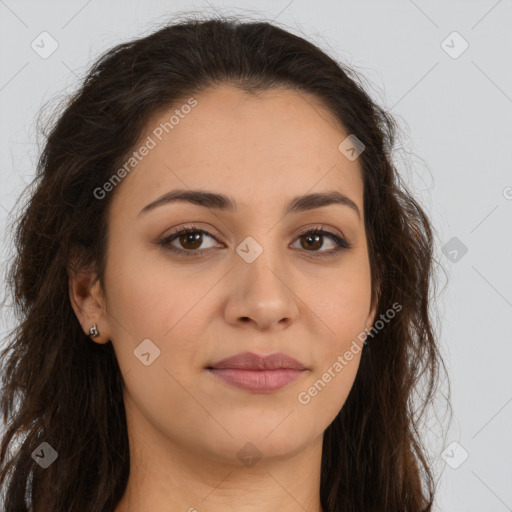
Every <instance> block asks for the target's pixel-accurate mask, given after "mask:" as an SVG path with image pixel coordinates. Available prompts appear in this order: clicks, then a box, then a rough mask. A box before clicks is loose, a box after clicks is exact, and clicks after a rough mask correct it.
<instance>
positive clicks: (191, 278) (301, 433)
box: [70, 85, 375, 512]
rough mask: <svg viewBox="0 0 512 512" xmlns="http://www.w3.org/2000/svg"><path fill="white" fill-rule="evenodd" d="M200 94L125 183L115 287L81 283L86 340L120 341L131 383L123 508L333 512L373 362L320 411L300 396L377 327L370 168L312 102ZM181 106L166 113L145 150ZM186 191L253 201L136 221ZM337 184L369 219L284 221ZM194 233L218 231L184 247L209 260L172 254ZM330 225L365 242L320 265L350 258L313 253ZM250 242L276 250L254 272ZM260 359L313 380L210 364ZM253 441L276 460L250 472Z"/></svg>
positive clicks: (112, 264) (341, 212)
mask: <svg viewBox="0 0 512 512" xmlns="http://www.w3.org/2000/svg"><path fill="white" fill-rule="evenodd" d="M194 97H195V98H196V100H197V101H198V105H197V106H196V107H195V108H193V109H192V110H191V112H190V113H189V114H188V115H187V116H185V117H184V118H183V119H181V120H180V123H179V124H178V125H177V126H175V127H174V129H173V130H172V132H170V133H169V134H167V135H165V136H164V137H163V140H162V141H161V142H159V143H158V145H157V146H156V147H155V148H154V149H152V150H151V151H150V152H149V154H148V155H147V156H145V157H144V158H143V159H142V160H141V161H140V162H139V163H138V165H137V166H136V168H135V170H134V171H132V172H131V173H130V174H129V175H127V176H126V177H125V178H124V179H123V180H122V182H121V183H120V184H119V185H117V188H116V190H115V195H114V197H113V202H112V205H111V212H110V213H111V223H110V226H109V232H108V237H109V238H108V248H107V265H106V274H105V280H104V282H103V283H100V282H96V283H93V281H94V277H95V275H94V274H93V273H84V274H81V275H80V276H72V277H70V299H71V303H72V305H73V308H74V310H75V312H76V315H77V318H78V319H79V321H80V322H81V325H82V327H83V329H84V331H85V332H88V331H89V327H90V326H91V325H92V324H94V323H96V324H97V325H98V329H99V331H100V336H99V337H98V338H92V339H93V340H94V341H95V342H97V343H106V342H108V341H109V340H111V341H112V343H113V346H114V349H115V352H116V355H117V357H118V360H119V365H120V368H121V371H122V373H123V377H124V380H125V390H124V400H125V406H126V415H127V422H128V432H129V437H130V465H131V472H130V477H129V482H128V486H127V490H126V493H125V495H124V496H123V499H122V500H121V502H120V503H119V505H118V506H117V508H116V509H115V510H116V512H142V511H145V510H151V511H152V512H164V511H165V512H168V511H176V510H182V511H190V512H192V511H194V510H203V511H209V512H216V511H225V510H232V509H233V507H236V510H237V511H239V512H255V511H261V510H265V511H267V512H273V511H278V510H279V511H280V512H283V511H284V512H288V511H294V512H295V511H301V512H303V511H304V510H308V511H310V512H318V511H321V510H322V509H321V506H320V494H319V487H320V462H321V454H322V438H323V433H324V430H325V429H326V428H327V427H328V425H329V424H330V423H331V422H332V420H333V419H334V418H335V416H336V415H337V414H338V412H339V411H340V409H341V408H342V407H343V404H344V403H345V400H346V398H347V396H348V393H349V391H350V389H351V387H352V384H353V382H354V379H355V376H356V373H357V370H358V367H359V361H360V356H361V353H360V352H359V353H356V354H355V355H354V356H353V359H352V360H351V361H350V362H349V363H347V364H346V366H345V367H344V368H343V370H342V371H341V372H339V373H337V375H336V377H335V378H332V379H331V380H330V382H329V383H328V384H327V385H325V387H324V388H323V389H322V390H321V391H320V392H318V394H317V395H316V396H314V397H312V398H311V400H310V402H309V403H308V404H307V405H304V404H302V403H300V402H299V400H298V395H299V393H300V392H303V391H307V390H308V388H310V387H311V386H312V385H313V383H315V381H317V380H318V379H320V378H322V374H324V372H325V371H326V370H327V369H328V368H329V367H332V366H333V364H334V363H335V361H336V360H337V358H338V356H340V355H343V354H344V353H345V352H346V351H347V350H348V349H349V348H350V346H351V343H352V342H353V341H354V340H357V336H358V335H359V334H360V333H361V332H362V331H364V329H365V328H370V327H371V325H372V323H373V320H374V316H375V311H370V294H371V278H370V265H369V258H368V248H367V243H366V233H365V227H364V217H363V210H364V209H363V182H362V179H361V170H360V166H359V163H358V161H357V160H354V161H350V160H348V159H347V158H346V157H345V156H344V155H343V154H342V153H341V152H340V151H339V150H338V145H339V144H340V142H341V141H343V140H344V139H345V138H346V137H347V135H348V133H347V132H345V131H344V130H343V127H341V126H340V125H339V124H337V123H336V122H335V121H334V119H333V118H332V117H331V116H330V115H329V113H328V111H327V110H325V109H324V108H323V107H322V106H321V105H320V104H319V103H318V102H317V101H316V100H315V98H314V97H312V96H309V95H306V94H303V93H298V92H295V91H292V90H288V89H278V90H273V91H270V92H265V93H263V94H262V95H260V96H252V95H248V94H247V93H245V92H242V91H240V90H238V89H236V88H234V87H232V86H228V85H223V86H218V87H216V88H215V89H212V88H211V89H208V90H207V91H204V92H203V93H201V94H198V95H196V96H194ZM184 103H185V102H184ZM173 110H174V108H173V109H169V110H166V111H165V112H161V113H159V114H158V115H155V116H154V118H153V119H152V120H151V122H150V123H149V124H148V127H147V131H146V133H145V134H143V137H141V141H143V140H145V139H146V137H147V136H148V135H151V131H152V130H153V129H154V128H155V127H156V126H158V124H159V123H160V122H163V121H166V120H168V119H169V117H170V115H171V114H172V111H173ZM138 147H139V146H138ZM178 188H179V189H202V190H208V191H212V192H218V193H223V194H226V195H229V196H232V197H233V198H234V199H236V201H237V202H238V203H240V205H241V209H240V210H239V211H238V212H237V213H232V212H227V211H220V210H215V209H213V208H205V207H202V206H199V205H194V204H190V203H187V202H175V203H169V204H165V205H162V206H159V207H157V208H155V209H153V210H151V211H148V212H147V213H145V214H142V215H140V216H139V212H140V210H141V209H142V208H143V207H144V206H145V205H147V204H148V203H150V202H151V201H153V200H155V199H156V198H157V197H159V196H161V195H162V194H164V193H166V192H169V191H171V190H175V189H178ZM332 190H336V191H340V192H342V193H344V194H345V195H347V196H348V197H350V198H351V199H352V200H353V201H354V202H355V203H356V205H357V206H358V208H359V210H360V212H361V217H360V218H359V217H358V216H357V214H356V212H355V211H353V210H352V209H351V208H349V207H347V206H343V205H338V204H332V205H328V206H324V207H321V208H317V209H313V210H309V211H303V212H298V213H290V214H288V215H284V216H283V210H284V206H285V204H286V203H287V202H288V201H289V200H290V199H291V198H292V197H294V196H297V195H303V194H306V193H312V192H326V191H332ZM110 193H114V192H110ZM191 224H194V225H195V226H196V227H198V228H199V229H204V230H206V231H208V232H209V233H210V234H211V236H212V237H213V238H211V237H210V236H207V235H204V236H203V239H202V243H201V242H197V243H196V244H195V245H193V244H190V242H189V244H188V245H187V239H186V238H185V240H184V238H183V237H182V238H181V240H182V241H183V240H184V243H185V245H184V244H183V243H180V238H176V239H175V240H174V241H173V242H172V245H173V246H174V247H175V248H180V249H182V250H183V251H186V250H187V248H190V247H193V248H194V247H195V248H197V249H194V250H196V252H197V251H199V252H200V251H203V254H202V255H201V256H199V257H197V258H192V257H188V258H187V257H186V256H179V255H177V254H174V253H171V252H169V251H166V250H165V248H164V247H162V246H159V245H158V242H159V241H160V240H162V239H163V238H165V236H167V235H169V233H170V232H171V230H172V229H173V228H175V227H187V226H190V225H191ZM322 226H323V228H324V229H326V230H327V231H330V232H333V233H335V234H338V235H342V237H344V238H346V239H347V240H348V241H349V242H350V243H352V245H353V247H352V248H350V249H346V250H344V251H341V252H340V253H338V254H337V255H335V256H333V257H330V258H329V257H322V254H326V253H327V252H329V251H331V250H332V249H335V248H336V243H335V242H334V241H333V240H331V239H330V238H329V237H327V236H325V235H324V236H323V238H322V237H320V239H319V241H318V243H317V244H313V248H311V249H310V248H308V247H309V246H308V245H307V244H306V242H304V238H305V237H304V236H303V237H300V236H299V235H300V233H299V232H300V231H301V229H303V228H311V229H313V228H316V227H322ZM247 236H251V237H253V238H254V239H255V240H256V241H257V242H258V243H259V245H260V246H261V247H262V248H263V252H262V253H261V254H260V255H259V257H257V258H256V260H255V261H253V262H252V263H247V262H246V261H245V260H244V259H242V258H241V257H240V256H239V254H238V253H237V252H236V248H237V246H238V245H239V244H240V243H241V242H242V241H243V240H244V239H245V238H246V237H247ZM301 240H303V242H302V243H301ZM322 240H323V244H322ZM315 255H317V256H319V257H318V258H314V256H315ZM144 339H150V340H151V341H152V343H154V344H155V345H156V346H157V347H158V348H159V349H160V356H159V357H157V358H156V359H154V361H153V362H152V363H151V364H149V365H147V366H146V365H144V364H142V363H141V361H140V360H139V359H138V358H137V357H135V355H134V350H135V349H136V348H137V347H138V346H139V344H140V343H141V342H142V340H144ZM358 343H359V346H361V345H362V343H361V342H358ZM245 351H253V352H256V353H258V354H262V355H264V354H269V353H272V352H284V353H286V354H288V355H290V356H292V357H294V358H295V359H297V360H299V361H300V362H302V364H303V365H304V366H305V367H306V368H307V369H308V370H307V371H305V372H303V373H302V374H301V376H300V377H299V379H298V380H295V381H294V382H292V383H289V384H288V385H287V386H285V387H284V388H282V389H280V390H278V391H274V392H272V393H258V392H251V391H248V390H244V389H239V388H236V387H233V386H231V385H229V384H227V383H225V382H223V381H221V380H219V379H218V378H217V377H215V376H214V375H212V374H211V373H210V372H209V371H208V370H206V369H205V367H206V366H208V365H209V364H212V363H213V362H215V361H218V360H220V359H223V358H225V357H228V356H231V355H234V354H237V353H240V352H245ZM248 442H250V443H252V445H253V446H255V447H256V448H257V452H258V453H259V454H261V456H262V458H261V459H259V460H258V461H257V462H256V463H253V464H252V465H250V464H248V463H245V464H244V463H243V462H242V461H241V460H240V458H239V457H238V456H237V453H238V452H239V451H240V450H241V449H242V448H243V447H244V446H245V445H246V443H248ZM256 448H254V447H251V448H245V450H246V451H249V452H250V453H251V451H252V452H256Z"/></svg>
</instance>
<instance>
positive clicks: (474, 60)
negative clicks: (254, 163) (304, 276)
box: [0, 0, 512, 512]
mask: <svg viewBox="0 0 512 512" xmlns="http://www.w3.org/2000/svg"><path fill="white" fill-rule="evenodd" d="M184 10H196V11H202V12H207V13H208V12H209V13H213V12H221V13H224V14H235V15H236V14H242V15H244V16H245V17H248V16H251V17H253V18H258V17H264V18H265V19H267V20H268V21H270V20H275V22H276V23H279V24H281V26H283V27H285V28H288V29H289V30H291V31H294V32H296V33H298V34H300V35H302V36H305V37H307V38H309V39H310V40H312V41H313V42H315V43H316V44H318V45H319V46H321V47H322V48H323V49H324V50H325V51H327V52H328V53H330V54H331V55H332V56H334V57H335V58H338V59H339V60H341V61H343V62H345V63H347V64H348V65H349V66H352V67H353V68H354V69H355V70H356V71H358V72H359V73H360V75H361V76H362V77H363V80H366V81H367V83H368V87H367V90H368V91H369V92H370V94H371V95H372V97H374V99H376V100H377V101H378V102H379V103H380V104H381V105H383V106H385V107H386V108H387V109H388V110H390V111H391V113H392V114H393V115H394V116H395V118H396V119H397V121H399V123H400V126H401V128H402V129H403V130H404V132H403V133H402V138H401V140H400V141H399V147H398V148H397V153H396V155H397V164H398V165H400V167H401V175H402V177H403V179H404V181H405V182H406V183H407V185H408V186H409V187H410V188H411V190H412V191H413V192H414V194H415V196H416V197H417V198H418V199H419V201H420V202H421V204H422V205H423V206H424V208H425V209H426V211H427V213H429V214H430V216H431V219H432V221H433V224H434V227H435V229H436V242H437V249H436V258H437V259H438V260H439V261H440V263H441V264H442V265H443V267H444V269H445V270H446V274H443V273H441V274H440V276H439V285H438V287H439V288H441V287H443V286H446V287H445V290H444V292H443V293H442V294H440V298H439V299H438V301H437V307H438V309H439V313H438V315H439V322H438V325H437V326H436V327H437V330H438V333H439V337H440V341H441V348H442V353H443V356H444V357H445V359H446V363H447V366H448V370H449V376H450V381H451V389H452V403H453V419H452V422H451V424H450V429H449V431H448V435H447V436H446V439H443V438H442V437H440V432H438V431H437V428H436V417H435V416H432V417H431V418H430V420H429V422H428V425H430V427H429V428H428V429H426V430H425V432H426V433H427V434H428V439H429V444H430V446H431V447H432V450H433V452H435V450H437V456H436V457H437V458H436V459H435V460H436V468H437V471H438V478H440V494H439V497H438V500H437V508H436V510H443V511H450V512H452V511H453V512H472V511H475V512H476V511H478V512H483V511H485V512H505V511H507V510H509V511H512V485H511V483H512V462H511V459H512V442H511V440H510V432H511V426H512V403H511V402H512V378H511V371H510V361H511V359H512V339H511V334H510V325H509V322H510V319H511V318H512V315H511V313H512V276H511V273H510V270H509V269H510V262H511V255H512V241H511V240H512V237H511V232H512V230H511V220H512V167H511V156H512V154H511V148H512V144H511V142H510V139H511V136H512V125H511V122H510V121H511V115H512V72H511V67H512V58H511V53H512V52H511V50H512V31H511V30H510V26H511V22H512V1H511V0H499V1H495V0H485V1H484V0H482V1H467V0H466V1H444V2H441V1H426V0H414V1H413V0H396V1H380V2H379V1H360V2H355V1H353V2H348V1H336V2H335V1H334V0H332V1H328V0H322V1H318V0H317V1H315V2H307V1H306V0H291V1H290V0H284V1H273V2H270V1H259V2H257V1H253V2H251V1H246V2H242V1H233V2H228V1H217V2H215V3H214V2H213V1H212V2H211V3H210V2H200V1H198V2H185V1H175V0H174V1H163V0H162V1H154V2H152V3H151V4H149V3H148V2H142V1H135V0H131V1H126V0H124V1H109V2H105V1H103V2H100V1H99V0H89V1H87V0H80V1H75V0H74V1H69V0H68V1H66V2H64V1H59V2H56V1H53V2H50V1H47V2H41V1H38V2H36V1H30V2H29V1H15V0H0V48H1V53H0V63H1V64H0V116H1V124H0V182H1V188H0V229H1V230H2V240H4V239H5V234H4V232H5V223H6V221H7V220H8V216H9V212H11V210H12V208H13V207H14V206H15V203H16V201H17V197H18V195H19V193H20V192H21V190H22V188H23V186H24V185H25V184H26V183H28V182H29V181H30V180H31V178H32V176H33V172H34V165H35V162H36V159H37V155H38V152H39V148H38V145H37V138H36V130H35V120H36V117H37V114H38V112H39V110H40V109H41V107H42V106H43V104H44V103H45V102H47V101H48V100H52V99H54V98H57V99H58V97H60V96H61V95H63V94H66V93H70V92H72V91H73V90H75V89H76V87H77V86H78V83H79V80H80V78H81V77H82V76H83V73H84V72H85V71H86V69H87V67H88V66H89V65H90V64H91V63H92V61H93V60H94V59H95V58H96V57H97V56H99V54H100V53H101V52H102V51H104V50H106V49H107V48H110V47H112V46H114V45H115V44H118V43H120V42H123V41H125V40H127V39H131V38H132V37H136V36H141V35H143V34H146V33H148V32H150V31H152V29H153V27H154V24H155V23H162V22H163V21H164V20H165V19H166V17H169V16H170V15H172V14H173V13H176V12H178V11H184ZM43 31H47V32H48V33H49V34H50V35H51V37H52V38H53V39H55V40H56V41H57V43H58V48H57V50H56V51H55V52H54V53H53V54H52V55H50V56H49V57H48V58H42V57H41V56H40V55H39V54H38V53H36V51H34V50H33V49H32V47H31V43H32V42H33V41H35V43H34V44H39V46H40V47H42V45H43V43H41V37H44V36H40V34H41V32H43ZM454 31H456V32H458V33H459V34H460V36H457V35H455V36H453V35H451V36H450V34H452V32H454ZM460 37H462V38H463V39H461V38H460ZM447 38H448V39H447ZM464 40H465V41H467V43H468V44H469V47H468V48H467V50H466V51H464V52H463V53H461V54H460V55H458V54H459V53H460V51H461V50H462V49H463V44H464V42H463V41H464ZM443 41H445V43H443ZM44 47H45V48H46V49H48V48H50V41H49V40H48V39H46V40H45V46H44ZM449 53H451V54H452V55H451V56H450V55H449ZM454 57H456V58H454ZM454 237H455V240H452V239H453V238H454ZM446 244H448V245H447V246H446ZM2 246H3V251H2V261H3V263H4V265H3V267H2V268H4V266H5V261H6V259H7V258H8V257H11V256H12V247H10V246H9V244H8V240H6V241H5V243H3V244H2ZM444 246H445V247H447V249H446V250H445V251H443V250H442V249H443V247H444ZM464 247H465V248H466V249H467V252H466V253H464ZM2 289H3V287H2ZM2 293H4V292H3V291H2ZM0 320H1V325H0V327H1V332H5V331H6V330H7V328H8V327H12V325H13V321H14V320H13V318H12V314H11V310H10V309H9V308H8V307H7V308H4V310H3V311H2V317H1V318H0ZM41 335H42V336H44V335H51V333H41ZM441 406H443V404H442V402H441ZM440 411H441V412H440V413H439V414H438V416H439V418H440V420H441V421H442V420H443V418H444V416H443V414H444V413H443V408H442V407H441V409H440ZM428 425H427V426H428ZM427 430H428V431H427ZM454 443H456V444H454ZM466 452H467V459H466V460H464V461H463V459H464V456H465V455H466ZM434 456H435V453H434ZM462 461H463V462H462Z"/></svg>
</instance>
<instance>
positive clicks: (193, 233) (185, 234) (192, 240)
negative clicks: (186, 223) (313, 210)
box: [159, 227, 351, 256]
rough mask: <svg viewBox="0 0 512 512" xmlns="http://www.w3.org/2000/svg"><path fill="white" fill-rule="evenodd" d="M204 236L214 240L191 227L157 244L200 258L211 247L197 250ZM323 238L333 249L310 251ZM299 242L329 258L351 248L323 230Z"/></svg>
mask: <svg viewBox="0 0 512 512" xmlns="http://www.w3.org/2000/svg"><path fill="white" fill-rule="evenodd" d="M204 236H206V237H209V238H211V239H213V240H216V239H215V237H214V236H213V235H211V234H210V233H208V232H207V231H204V230H202V229H198V228H193V227H192V228H184V229H181V230H179V231H176V232H175V233H173V234H171V235H169V236H167V237H166V238H164V239H163V240H161V241H160V242H159V243H160V245H162V246H164V247H165V249H166V250H169V251H171V252H175V253H179V254H183V255H184V256H200V255H201V252H203V251H204V250H206V249H209V248H211V247H213V246H212V245H211V246H210V247H207V248H206V249H204V248H203V249H202V250H198V249H199V247H200V246H201V244H202V243H203V237H204ZM325 237H327V238H329V239H330V240H331V242H334V249H331V250H327V251H325V250H324V251H317V250H313V251H312V250H311V249H319V248H321V247H323V246H324V241H323V238H325ZM301 240H302V241H303V243H301V246H302V248H304V249H305V250H306V252H321V253H325V254H322V256H331V255H333V254H336V253H338V252H340V251H342V250H345V249H350V247H351V244H350V243H349V242H348V241H346V240H345V239H344V238H342V237H340V236H338V235H336V234H334V233H331V232H330V231H325V230H323V229H310V230H309V231H305V232H303V233H301V234H300V235H299V237H298V241H301ZM174 241H178V242H179V243H180V244H181V246H182V247H183V249H180V248H178V247H175V246H174V245H172V243H173V242H174Z"/></svg>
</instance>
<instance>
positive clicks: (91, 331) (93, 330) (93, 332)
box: [89, 324, 100, 338]
mask: <svg viewBox="0 0 512 512" xmlns="http://www.w3.org/2000/svg"><path fill="white" fill-rule="evenodd" d="M99 335H100V331H98V327H97V326H96V324H94V325H93V326H92V327H91V328H90V329H89V336H91V337H93V338H97V337H98V336H99Z"/></svg>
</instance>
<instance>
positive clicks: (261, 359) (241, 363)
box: [207, 352, 306, 370]
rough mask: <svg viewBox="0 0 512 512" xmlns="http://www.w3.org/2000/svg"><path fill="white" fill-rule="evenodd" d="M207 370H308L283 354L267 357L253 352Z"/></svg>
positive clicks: (228, 359) (239, 355) (231, 358)
mask: <svg viewBox="0 0 512 512" xmlns="http://www.w3.org/2000/svg"><path fill="white" fill-rule="evenodd" d="M207 368H235V369H239V370H278V369H279V368H290V369H294V370H306V367H305V366H304V365H302V364H301V363H300V362H299V361H297V360H296V359H294V358H293V357H290V356H288V355H286V354H283V353H282V352H276V353H274V354H269V355H267V356H259V355H258V354H254V353H253V352H243V353H241V354H236V355H234V356H231V357H227V358H225V359H222V360H221V361H217V362H216V363H214V364H212V365H210V366H208V367H207Z"/></svg>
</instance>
